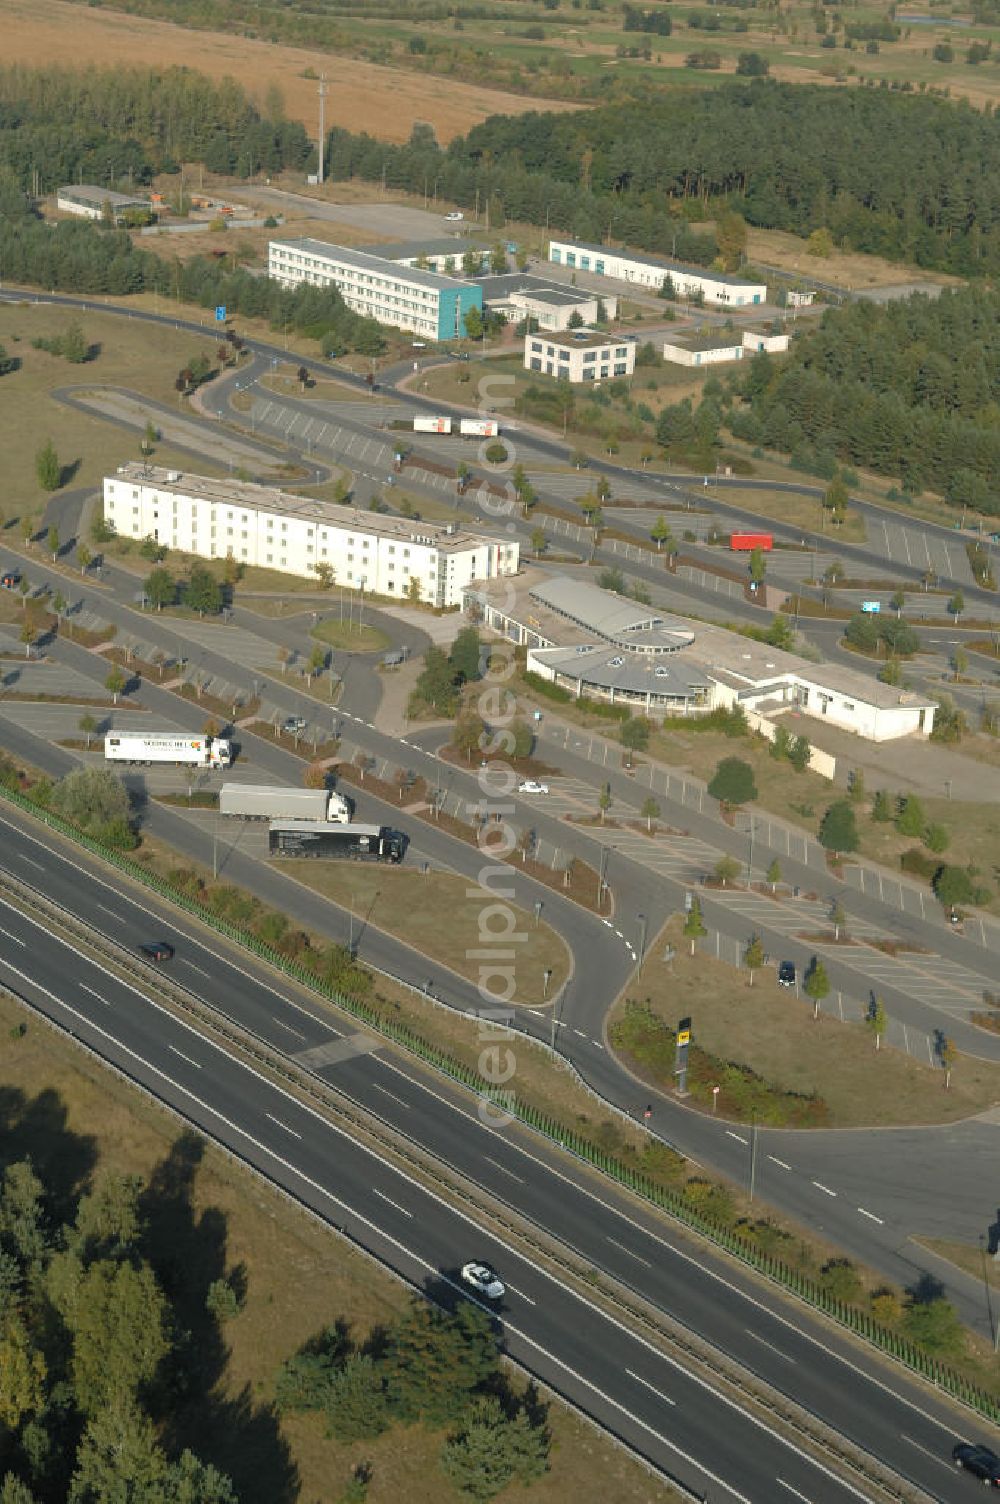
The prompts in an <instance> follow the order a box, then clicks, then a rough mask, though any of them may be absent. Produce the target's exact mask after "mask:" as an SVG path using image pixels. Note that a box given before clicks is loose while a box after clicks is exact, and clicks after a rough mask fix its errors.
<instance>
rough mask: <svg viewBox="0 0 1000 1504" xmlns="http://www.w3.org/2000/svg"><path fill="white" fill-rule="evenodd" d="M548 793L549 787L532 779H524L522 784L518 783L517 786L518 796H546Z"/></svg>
mask: <svg viewBox="0 0 1000 1504" xmlns="http://www.w3.org/2000/svg"><path fill="white" fill-rule="evenodd" d="M548 791H549V786H548V784H547V783H536V782H535V780H534V778H526V779H525V780H524V782H523V783H519V784H518V786H517V792H518V793H519V794H547V793H548Z"/></svg>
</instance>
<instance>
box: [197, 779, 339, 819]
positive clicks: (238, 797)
mask: <svg viewBox="0 0 1000 1504" xmlns="http://www.w3.org/2000/svg"><path fill="white" fill-rule="evenodd" d="M219 814H220V815H239V816H241V817H242V818H243V819H244V820H282V821H285V820H318V821H321V822H323V823H324V824H330V825H346V824H347V823H348V821H349V820H350V818H351V806H350V804H349V803H348V801H347V800H346V799H345V798H344V796H343V794H338V793H336V792H335V791H333V790H331V789H296V788H282V787H280V786H274V787H271V786H265V785H264V784H252V783H224V784H223V785H222V788H221V789H220V790H219Z"/></svg>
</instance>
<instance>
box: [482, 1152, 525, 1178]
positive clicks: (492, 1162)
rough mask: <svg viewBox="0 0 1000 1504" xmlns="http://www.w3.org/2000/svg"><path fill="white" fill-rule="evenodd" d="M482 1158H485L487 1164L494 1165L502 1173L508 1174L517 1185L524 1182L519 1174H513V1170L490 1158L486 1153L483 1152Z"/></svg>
mask: <svg viewBox="0 0 1000 1504" xmlns="http://www.w3.org/2000/svg"><path fill="white" fill-rule="evenodd" d="M483 1158H484V1159H485V1160H486V1163H487V1164H490V1165H495V1166H496V1168H497V1169H498V1170H499V1171H500V1173H501V1174H502V1175H509V1176H510V1178H511V1180H516V1181H517V1183H518V1185H523V1184H524V1181H523V1179H522V1178H521V1176H520V1175H515V1174H514V1171H513V1170H508V1168H507V1166H506V1165H502V1164H501V1163H500V1161H499V1160H498V1159H491V1158H490V1156H489V1155H488V1154H484V1155H483Z"/></svg>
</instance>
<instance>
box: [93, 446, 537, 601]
mask: <svg viewBox="0 0 1000 1504" xmlns="http://www.w3.org/2000/svg"><path fill="white" fill-rule="evenodd" d="M104 519H105V521H106V522H107V523H109V524H110V525H111V526H112V527H113V528H114V530H115V532H116V533H117V534H118V535H119V537H123V538H150V537H152V538H155V539H156V541H157V542H158V543H161V544H162V545H163V546H164V547H165V548H168V549H170V548H175V549H178V550H181V551H183V552H185V553H190V554H198V555H199V556H200V557H202V558H205V559H225V558H227V557H230V556H231V557H232V558H233V559H235V560H236V561H237V563H240V564H247V565H259V566H261V567H263V568H265V569H277V570H281V571H282V572H283V573H285V574H291V575H299V576H302V577H306V578H308V577H309V576H310V575H312V576H315V575H316V573H317V570H318V569H319V568H320V566H322V565H328V566H329V568H330V569H331V570H332V571H333V578H334V581H335V582H336V583H337V584H341V585H347V586H349V587H351V588H352V589H355V590H366V591H370V592H372V593H374V594H376V595H387V596H395V597H396V598H397V599H401V600H406V599H413V597H414V595H416V592H417V590H418V589H419V596H418V597H417V598H418V599H420V600H422V601H426V602H429V603H430V604H432V605H435V606H458V605H461V602H462V592H463V591H464V590H465V589H467V587H468V586H469V584H470V583H471V582H472V581H473V580H482V581H486V580H492V579H496V578H497V577H498V576H499V575H509V574H516V573H517V569H518V558H519V549H518V544H517V542H516V540H507V539H503V540H501V539H499V538H490V537H481V536H480V535H479V534H477V533H472V532H469V531H467V530H463V529H460V528H459V527H458V525H457V524H456V523H453V522H450V523H446V524H444V525H441V524H440V523H433V522H414V521H411V520H409V519H408V518H405V517H389V516H384V515H382V514H380V513H378V512H360V511H357V510H356V509H355V508H354V507H350V506H340V505H337V504H336V503H335V502H330V501H317V500H315V499H314V498H313V497H309V496H295V495H292V494H291V492H288V491H280V490H278V489H277V488H275V487H271V486H262V485H258V484H256V483H254V482H252V481H231V480H213V479H211V478H209V477H208V476H204V475H189V474H182V473H181V472H180V471H179V470H164V469H160V468H159V467H158V466H148V465H141V464H137V463H135V462H131V461H130V462H129V463H127V464H124V465H119V467H118V470H117V471H116V473H115V474H114V475H107V476H105V478H104ZM414 581H416V582H417V583H416V585H415V584H414Z"/></svg>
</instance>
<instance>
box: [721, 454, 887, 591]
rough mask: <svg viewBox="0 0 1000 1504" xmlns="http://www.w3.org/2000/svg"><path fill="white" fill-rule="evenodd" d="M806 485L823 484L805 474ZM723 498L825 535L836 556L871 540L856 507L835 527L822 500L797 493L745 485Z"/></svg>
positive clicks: (786, 476)
mask: <svg viewBox="0 0 1000 1504" xmlns="http://www.w3.org/2000/svg"><path fill="white" fill-rule="evenodd" d="M760 464H761V462H760V461H755V464H754V468H755V469H759V467H760ZM782 478H783V479H789V478H790V472H789V471H787V470H786V471H785V472H784V475H783V477H782ZM802 483H803V485H808V486H820V487H822V485H823V482H822V481H821V480H818V479H817V478H816V476H814V475H803V476H802ZM709 489H710V490H711V487H710V488H709ZM714 494H715V493H714V492H713V495H714ZM719 495H720V496H721V498H722V500H723V501H727V502H732V504H733V505H734V506H737V507H744V508H745V509H746V510H747V511H748V512H753V513H755V514H756V515H757V516H760V517H768V518H770V519H771V520H772V521H774V522H784V523H785V524H787V525H788V526H789V527H801V528H804V529H806V530H807V531H809V532H820V531H822V532H824V533H825V535H826V539H825V542H824V543H823V545H822V546H823V548H824V549H827V550H829V551H830V552H831V553H834V554H835V553H836V552H837V546H838V544H840V543H864V541H865V538H866V537H867V529H866V527H865V520H864V518H863V517H862V515H861V513H860V512H857V511H855V509H854V507H848V509H847V513H846V516H845V518H844V521H843V523H842V524H841V525H840V526H839V527H834V525H833V523H831V522H830V521H829V520H828V519H827V518H826V514H825V512H824V510H823V508H822V507H821V505H820V502H819V498H818V497H812V496H798V495H796V493H795V492H794V491H778V490H774V491H759V490H757V489H756V488H755V487H753V486H748V487H746V488H745V489H744V488H743V487H742V486H726V487H725V488H724V489H721V490H720V492H719ZM888 572H889V566H888V565H886V573H887V575H888Z"/></svg>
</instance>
